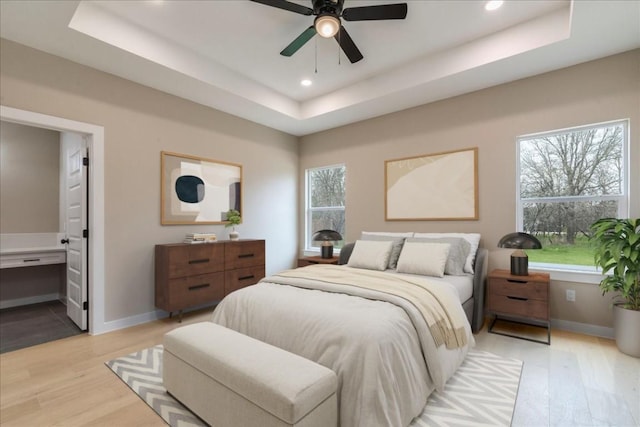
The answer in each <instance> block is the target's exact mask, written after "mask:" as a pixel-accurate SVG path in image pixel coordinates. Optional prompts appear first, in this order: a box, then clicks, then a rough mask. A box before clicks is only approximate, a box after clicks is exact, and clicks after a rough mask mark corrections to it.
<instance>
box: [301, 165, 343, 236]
mask: <svg viewBox="0 0 640 427" xmlns="http://www.w3.org/2000/svg"><path fill="white" fill-rule="evenodd" d="M345 173H346V169H345V167H344V165H339V166H331V167H324V168H316V169H308V170H307V239H306V241H307V247H310V246H313V245H314V242H313V241H312V240H311V237H312V236H313V233H315V232H316V231H319V230H324V229H329V230H335V231H337V232H338V233H340V234H341V235H342V236H344V235H345ZM342 244H343V242H336V245H335V246H336V247H337V248H340V247H341V246H342Z"/></svg>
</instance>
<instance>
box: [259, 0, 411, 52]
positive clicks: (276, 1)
mask: <svg viewBox="0 0 640 427" xmlns="http://www.w3.org/2000/svg"><path fill="white" fill-rule="evenodd" d="M251 1H253V2H255V3H261V4H264V5H267V6H272V7H277V8H278V9H284V10H288V11H290V12H295V13H299V14H301V15H307V16H309V15H315V16H316V18H315V20H314V21H313V25H311V26H310V27H309V28H307V29H306V30H304V31H303V32H302V34H300V35H299V36H298V37H296V39H295V40H294V41H292V42H291V43H290V44H289V45H288V46H287V47H285V48H284V49H283V50H282V52H280V55H283V56H291V55H293V54H294V53H296V52H297V51H298V49H300V48H301V47H302V46H304V44H305V43H307V42H308V41H309V40H311V39H312V38H313V36H315V35H316V34H318V35H320V36H321V37H325V38H331V37H333V38H335V39H336V40H337V42H338V44H339V45H340V47H341V48H342V50H343V52H344V53H345V55H347V58H349V61H351V63H352V64H353V63H356V62H358V61H360V60H361V59H362V58H363V56H362V53H360V50H359V49H358V47H357V46H356V44H355V43H354V42H353V40H352V39H351V36H349V33H347V30H346V29H345V28H344V26H343V25H342V22H341V21H340V18H342V19H344V20H345V21H380V20H387V19H404V18H406V16H407V4H406V3H396V4H382V5H375V6H360V7H349V8H346V9H343V6H344V1H345V0H311V2H312V5H313V9H312V8H309V7H306V6H303V5H300V4H297V3H292V2H290V1H287V0H251Z"/></svg>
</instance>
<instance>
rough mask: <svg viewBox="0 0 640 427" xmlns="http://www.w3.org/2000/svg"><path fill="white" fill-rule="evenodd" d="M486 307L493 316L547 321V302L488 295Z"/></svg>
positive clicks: (511, 296) (510, 296)
mask: <svg viewBox="0 0 640 427" xmlns="http://www.w3.org/2000/svg"><path fill="white" fill-rule="evenodd" d="M488 306H489V307H490V310H491V312H493V313H495V314H502V315H506V316H508V315H512V316H518V317H528V318H533V319H540V320H545V321H546V320H549V305H548V302H547V300H536V299H528V298H526V297H518V296H514V295H499V294H493V293H489V295H488Z"/></svg>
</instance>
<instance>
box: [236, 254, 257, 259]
mask: <svg viewBox="0 0 640 427" xmlns="http://www.w3.org/2000/svg"><path fill="white" fill-rule="evenodd" d="M254 256H255V254H240V255H238V258H253V257H254Z"/></svg>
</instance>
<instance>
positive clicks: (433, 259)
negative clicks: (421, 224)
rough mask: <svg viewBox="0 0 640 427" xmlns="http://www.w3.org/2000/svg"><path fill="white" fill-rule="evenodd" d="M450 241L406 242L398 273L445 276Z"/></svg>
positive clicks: (399, 261) (401, 254)
mask: <svg viewBox="0 0 640 427" xmlns="http://www.w3.org/2000/svg"><path fill="white" fill-rule="evenodd" d="M450 247H451V245H450V244H449V243H428V242H409V241H407V242H405V244H404V246H403V247H402V253H400V259H398V273H411V274H421V275H424V276H435V277H442V276H444V266H445V265H446V263H447V256H448V255H449V248H450Z"/></svg>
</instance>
